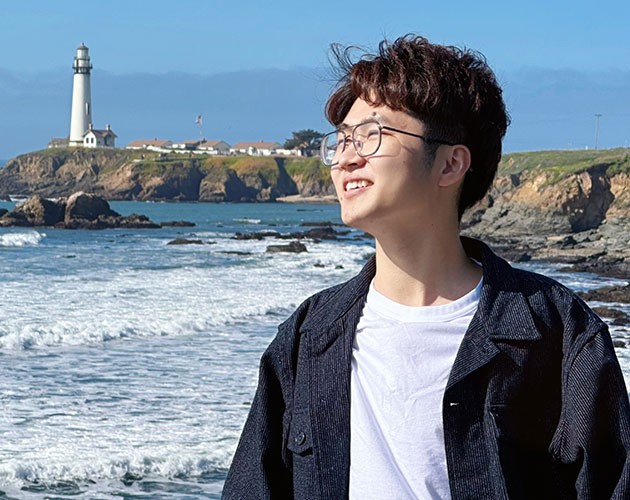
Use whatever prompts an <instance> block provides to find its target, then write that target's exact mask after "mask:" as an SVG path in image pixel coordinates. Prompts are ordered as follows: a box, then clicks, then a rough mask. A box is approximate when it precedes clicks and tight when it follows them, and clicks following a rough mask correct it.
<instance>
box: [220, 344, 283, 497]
mask: <svg viewBox="0 0 630 500" xmlns="http://www.w3.org/2000/svg"><path fill="white" fill-rule="evenodd" d="M278 343H279V342H278V338H276V339H275V340H274V342H272V344H271V345H270V346H269V347H268V348H267V350H266V351H265V353H264V354H263V356H262V359H261V362H260V372H259V379H258V388H257V390H256V395H255V396H254V400H253V402H252V406H251V409H250V412H249V416H248V417H247V421H246V422H245V426H244V428H243V433H242V434H241V438H240V441H239V444H238V447H237V449H236V452H235V454H234V458H233V461H232V465H231V467H230V470H229V472H228V475H227V479H226V481H225V485H224V488H223V496H222V498H223V499H225V500H236V499H238V500H247V499H252V500H253V499H256V500H263V499H287V498H292V477H291V468H290V464H289V463H288V460H289V458H288V456H287V455H288V454H287V453H285V451H284V449H285V446H284V443H285V442H286V432H287V431H286V427H287V426H286V425H284V420H285V419H286V409H287V408H286V402H285V398H284V397H283V390H287V387H286V385H283V384H285V383H286V382H287V381H286V380H284V378H286V376H283V370H282V353H281V352H280V350H279V348H278Z"/></svg>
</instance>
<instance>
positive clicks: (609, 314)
mask: <svg viewBox="0 0 630 500" xmlns="http://www.w3.org/2000/svg"><path fill="white" fill-rule="evenodd" d="M593 311H595V312H596V313H597V315H598V316H601V317H602V318H608V319H611V320H612V324H613V325H615V326H625V325H628V324H630V317H629V316H628V315H627V314H626V313H625V312H623V311H620V310H618V309H614V308H612V307H593Z"/></svg>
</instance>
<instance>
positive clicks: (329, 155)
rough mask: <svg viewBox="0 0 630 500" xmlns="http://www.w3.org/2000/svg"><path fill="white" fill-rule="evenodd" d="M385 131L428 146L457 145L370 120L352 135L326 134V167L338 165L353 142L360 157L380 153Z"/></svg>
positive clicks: (323, 150) (322, 152) (339, 131)
mask: <svg viewBox="0 0 630 500" xmlns="http://www.w3.org/2000/svg"><path fill="white" fill-rule="evenodd" d="M346 130H347V129H346ZM383 130H389V131H391V132H398V133H399V134H405V135H410V136H411V137H418V138H419V139H422V140H423V141H424V142H426V143H427V144H447V145H449V146H453V145H454V144H455V143H453V142H447V141H443V140H440V139H431V138H428V137H425V136H423V135H419V134H412V133H411V132H406V131H405V130H399V129H397V128H393V127H387V126H385V125H381V124H380V123H379V122H377V121H376V120H368V121H365V122H361V123H359V124H358V125H355V126H354V127H352V131H351V132H350V134H346V133H345V132H344V131H343V130H342V129H337V130H334V131H332V132H330V133H328V134H326V135H325V136H324V137H323V138H322V143H321V146H320V156H321V159H322V161H323V162H324V165H327V166H329V167H334V166H335V165H337V164H338V163H339V158H340V157H341V154H342V153H343V152H344V151H345V150H346V147H347V146H348V144H349V143H350V142H351V141H352V144H353V146H354V149H355V151H356V152H357V154H358V155H359V156H361V157H366V156H370V155H373V154H374V153H376V152H377V151H378V148H380V147H381V141H382V139H383V132H382V131H383Z"/></svg>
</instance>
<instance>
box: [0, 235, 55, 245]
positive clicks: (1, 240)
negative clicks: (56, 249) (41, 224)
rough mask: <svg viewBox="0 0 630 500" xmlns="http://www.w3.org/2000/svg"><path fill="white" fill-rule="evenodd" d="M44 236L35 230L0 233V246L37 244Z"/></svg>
mask: <svg viewBox="0 0 630 500" xmlns="http://www.w3.org/2000/svg"><path fill="white" fill-rule="evenodd" d="M45 237H46V235H45V234H43V233H39V232H37V231H28V232H18V233H6V234H0V247H26V246H31V247H32V246H37V245H39V244H40V242H41V241H42V240H43V239H44V238H45Z"/></svg>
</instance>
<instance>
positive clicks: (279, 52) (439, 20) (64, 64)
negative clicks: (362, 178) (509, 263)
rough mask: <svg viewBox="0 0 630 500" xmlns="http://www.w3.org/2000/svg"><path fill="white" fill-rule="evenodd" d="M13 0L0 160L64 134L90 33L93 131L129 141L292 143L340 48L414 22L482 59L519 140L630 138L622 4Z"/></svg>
mask: <svg viewBox="0 0 630 500" xmlns="http://www.w3.org/2000/svg"><path fill="white" fill-rule="evenodd" d="M2 3H3V5H2V9H1V11H0V46H1V47H3V50H2V53H1V55H0V159H7V158H11V157H13V156H16V155H18V154H21V153H25V152H28V151H32V150H36V149H41V148H43V147H45V144H46V143H47V141H48V140H50V138H51V137H63V136H65V135H67V133H68V131H67V129H68V128H69V116H70V100H71V92H72V69H71V64H72V59H73V57H74V55H75V51H76V48H77V47H78V45H79V44H80V43H82V42H84V43H85V44H86V45H87V46H88V47H89V48H90V55H91V58H92V63H93V65H94V71H93V74H92V99H93V110H94V114H93V119H94V121H95V127H96V128H104V126H105V123H111V126H112V129H114V130H115V131H116V133H117V134H118V145H124V144H126V143H128V142H130V141H132V140H134V139H140V138H152V137H160V138H168V139H171V140H185V139H190V138H195V136H196V135H199V134H200V133H202V134H203V135H204V136H208V137H207V138H208V139H223V140H226V141H227V142H232V143H233V142H237V141H240V140H258V139H265V140H275V141H279V142H283V140H284V139H286V138H288V137H290V135H291V131H294V130H299V129H303V128H315V129H316V130H321V131H324V130H325V129H326V128H327V127H328V125H327V124H326V122H325V120H324V118H323V114H322V108H323V104H324V102H325V100H326V97H327V95H328V93H329V91H330V89H331V87H332V85H333V79H332V76H331V73H330V69H329V63H328V56H329V53H330V52H329V47H330V44H331V43H341V44H344V45H358V46H362V47H366V48H367V49H374V48H375V47H376V45H377V44H378V42H379V41H380V40H381V39H383V38H384V37H387V38H390V39H392V38H396V37H397V36H400V35H403V34H405V33H411V32H413V33H418V34H421V35H423V36H426V37H427V38H429V39H430V40H431V41H433V42H436V43H442V44H447V45H457V46H460V47H468V48H472V49H475V50H478V51H480V52H481V53H482V54H484V55H485V57H486V58H487V60H488V62H489V64H490V65H491V67H492V68H493V69H494V71H495V73H496V74H497V77H498V79H499V82H500V83H501V84H502V86H503V87H504V92H505V100H506V103H507V106H508V109H509V111H510V115H511V117H512V126H511V129H510V130H509V132H508V135H507V136H506V140H505V149H506V150H508V151H510V150H511V151H524V150H535V149H567V148H571V149H574V148H584V147H594V144H595V141H598V145H599V147H615V146H628V141H629V140H630V125H629V122H630V104H629V103H630V96H628V94H629V93H630V31H629V29H628V19H630V2H628V1H627V0H614V1H602V2H600V3H596V2H592V1H591V2H586V1H581V0H573V1H565V0H556V1H554V2H549V1H545V2H543V1H539V0H531V1H529V2H514V3H511V2H505V1H502V2H498V1H492V2H483V1H481V0H480V1H478V2H470V1H459V0H458V1H450V2H436V1H435V0H433V1H430V2H429V1H424V0H403V1H392V2H385V1H383V0H379V1H376V0H364V1H362V2H356V4H354V5H353V4H351V3H347V2H332V1H328V0H323V1H320V2H313V3H303V2H297V1H295V0H292V1H287V0H276V1H274V2H266V1H264V0H257V1H250V0H240V1H239V0H232V1H223V0H219V1H210V0H206V1H201V0H197V1H194V0H179V1H177V2H175V1H172V0H171V1H167V0H152V1H150V2H149V1H141V0H136V1H129V0H125V1H120V0H109V1H108V2H105V3H103V2H85V1H81V2H78V1H74V0H67V1H58V2H50V1H43V0H21V1H19V2H18V1H17V0H6V1H4V2H2ZM198 114H202V115H203V117H204V120H203V122H204V125H203V130H198V129H197V128H196V125H195V123H194V120H195V117H196V116H197V115H198ZM596 114H599V115H601V116H600V117H599V118H597V117H596V116H595V115H596ZM596 136H597V137H596Z"/></svg>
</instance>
